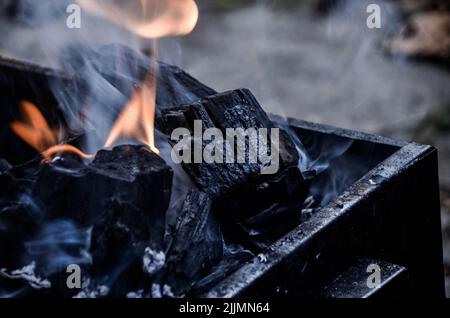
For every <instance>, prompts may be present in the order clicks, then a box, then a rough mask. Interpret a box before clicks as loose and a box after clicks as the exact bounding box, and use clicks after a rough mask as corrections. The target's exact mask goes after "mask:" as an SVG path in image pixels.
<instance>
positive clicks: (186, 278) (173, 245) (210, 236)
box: [159, 189, 223, 295]
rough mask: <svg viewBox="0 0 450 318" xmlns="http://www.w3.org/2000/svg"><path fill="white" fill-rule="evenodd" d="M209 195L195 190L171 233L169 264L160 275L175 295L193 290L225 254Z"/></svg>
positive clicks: (167, 257)
mask: <svg viewBox="0 0 450 318" xmlns="http://www.w3.org/2000/svg"><path fill="white" fill-rule="evenodd" d="M211 204H212V200H211V198H210V196H209V195H207V194H206V193H204V192H200V191H198V190H195V189H194V190H191V192H189V194H188V195H187V197H186V199H185V201H184V204H183V208H182V211H181V213H180V215H179V217H178V220H177V224H176V226H175V230H174V232H173V233H171V234H170V241H169V245H168V250H167V254H166V255H167V256H166V265H165V267H164V269H163V272H162V273H161V275H160V277H159V281H160V282H161V285H163V284H165V285H168V286H170V287H171V289H172V292H174V293H175V295H183V294H186V293H187V292H189V290H190V288H191V287H192V285H193V284H195V283H196V282H197V280H198V279H200V278H201V274H202V273H204V272H205V271H206V270H208V269H209V268H211V267H212V266H213V265H215V264H216V263H217V262H218V261H219V260H220V259H221V257H222V255H223V238H222V233H221V231H220V227H219V224H218V223H217V222H216V220H215V218H214V216H213V214H212V212H211Z"/></svg>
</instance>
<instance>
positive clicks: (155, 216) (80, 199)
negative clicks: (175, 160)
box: [34, 146, 172, 271]
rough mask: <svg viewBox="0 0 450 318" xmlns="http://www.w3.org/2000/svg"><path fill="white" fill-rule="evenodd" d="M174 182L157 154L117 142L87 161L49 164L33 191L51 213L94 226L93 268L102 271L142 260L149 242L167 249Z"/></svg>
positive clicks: (150, 245) (57, 217)
mask: <svg viewBox="0 0 450 318" xmlns="http://www.w3.org/2000/svg"><path fill="white" fill-rule="evenodd" d="M171 183H172V170H171V169H170V167H169V166H167V165H166V164H165V162H164V161H163V160H162V159H161V158H160V157H158V156H157V155H156V154H154V153H152V152H150V150H148V149H147V148H146V147H144V146H119V147H116V148H114V149H113V150H111V151H107V150H102V151H100V152H99V153H98V154H97V156H96V158H95V160H94V161H93V162H92V163H91V164H89V165H85V164H82V163H77V162H74V161H73V160H72V161H67V160H64V159H61V160H57V161H55V162H53V163H49V164H46V165H45V166H44V167H43V168H42V170H41V173H40V175H39V178H38V180H37V182H36V186H35V189H34V196H35V197H36V198H38V199H39V202H40V203H41V206H42V207H43V208H45V209H46V210H47V213H48V215H49V217H50V218H53V219H61V218H63V219H64V218H68V219H71V220H74V221H76V222H77V223H78V224H79V225H81V226H93V229H92V246H91V250H90V251H91V253H92V256H93V270H94V271H96V270H100V269H101V270H103V271H104V270H108V269H109V268H111V267H115V266H117V265H118V263H119V262H121V261H124V262H130V263H132V262H133V261H135V260H137V259H138V258H140V259H141V258H142V255H143V254H144V249H145V247H151V248H152V249H154V250H158V251H161V250H163V235H164V227H165V213H166V210H167V207H168V203H169V199H170V190H171ZM125 256H126V260H124V259H123V258H125ZM125 264H126V263H125Z"/></svg>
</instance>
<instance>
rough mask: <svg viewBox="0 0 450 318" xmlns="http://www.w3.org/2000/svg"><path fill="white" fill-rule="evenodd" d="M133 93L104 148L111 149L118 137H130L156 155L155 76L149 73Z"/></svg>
mask: <svg viewBox="0 0 450 318" xmlns="http://www.w3.org/2000/svg"><path fill="white" fill-rule="evenodd" d="M151 74H152V75H149V76H148V77H147V79H146V80H145V82H144V83H143V84H142V87H140V88H139V89H138V90H136V92H135V93H134V95H133V97H132V98H131V100H130V101H129V102H128V104H127V105H126V106H125V108H124V110H123V111H122V113H121V114H120V115H119V118H118V119H117V120H116V122H115V124H114V126H113V128H112V129H111V133H110V134H109V137H108V139H107V140H106V143H105V147H111V146H112V145H113V144H114V142H115V141H116V140H117V139H118V138H120V137H131V138H134V139H137V140H139V141H141V142H143V143H145V144H147V145H148V146H149V148H150V149H151V150H152V151H153V152H154V153H156V154H159V150H158V149H157V148H156V146H155V135H154V131H155V129H154V127H155V109H156V75H155V73H154V72H153V73H151Z"/></svg>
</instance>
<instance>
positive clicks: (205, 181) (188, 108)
mask: <svg viewBox="0 0 450 318" xmlns="http://www.w3.org/2000/svg"><path fill="white" fill-rule="evenodd" d="M195 120H200V121H202V128H203V130H206V129H208V128H214V127H215V128H218V129H220V131H221V132H222V134H223V136H224V138H225V136H226V129H227V128H242V129H244V130H246V129H248V128H256V129H258V128H267V129H268V130H269V131H270V129H272V128H276V127H275V125H274V124H273V123H272V122H271V121H270V119H269V118H268V117H267V115H266V113H265V112H264V111H263V110H262V108H261V106H260V105H259V104H258V102H257V100H256V99H255V97H254V96H253V94H252V93H251V92H250V91H249V90H246V89H240V90H234V91H229V92H225V93H221V94H215V95H212V96H209V97H207V98H204V99H202V100H201V101H198V102H195V103H192V104H189V105H182V106H177V107H173V108H167V109H162V110H160V112H159V114H158V116H157V124H158V128H159V129H160V130H161V131H163V132H164V133H165V134H167V135H169V136H170V135H171V134H172V131H173V130H174V129H176V128H178V127H184V128H188V129H189V130H190V131H191V133H192V134H193V131H194V127H193V126H194V121H195ZM249 139H250V138H246V141H245V143H246V148H247V150H248V149H251V148H252V149H255V151H256V152H257V150H258V142H257V141H255V140H249ZM269 141H270V138H269ZM208 143H209V141H205V140H203V145H202V146H203V149H204V147H205V146H206V145H207V144H208ZM279 145H280V146H279V154H280V170H282V169H284V168H287V167H290V166H295V165H297V163H298V160H299V156H298V153H297V150H296V148H295V145H294V143H293V141H292V140H291V139H290V137H289V135H288V134H287V133H286V132H285V131H283V130H282V129H280V142H279ZM225 152H226V150H225V146H224V153H225ZM183 168H184V169H185V170H186V171H187V173H188V174H190V176H191V177H192V178H193V179H194V181H195V182H196V184H197V185H198V186H199V188H200V189H201V190H202V191H205V192H207V193H208V194H210V195H212V196H219V195H221V194H223V193H229V192H231V191H233V190H236V189H239V188H240V187H241V186H242V185H244V184H249V183H251V182H253V179H258V178H260V177H261V169H262V168H263V164H262V163H260V162H255V163H253V162H249V161H248V160H246V162H245V163H205V162H202V163H183Z"/></svg>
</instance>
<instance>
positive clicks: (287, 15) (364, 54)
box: [180, 0, 450, 297]
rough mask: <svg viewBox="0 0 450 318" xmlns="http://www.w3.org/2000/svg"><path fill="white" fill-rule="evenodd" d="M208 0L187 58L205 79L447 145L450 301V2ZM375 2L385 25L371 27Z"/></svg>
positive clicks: (332, 119)
mask: <svg viewBox="0 0 450 318" xmlns="http://www.w3.org/2000/svg"><path fill="white" fill-rule="evenodd" d="M198 2H199V3H200V6H201V9H202V13H201V14H200V21H199V24H198V26H197V28H196V30H195V31H194V32H193V33H192V34H191V35H189V36H187V37H185V38H183V39H182V40H181V52H182V54H181V63H180V64H181V65H182V67H183V68H185V69H186V70H188V71H189V72H190V73H192V74H193V75H194V76H195V77H197V78H199V79H200V80H201V81H203V82H205V83H207V84H208V85H210V86H212V87H214V88H215V89H217V90H219V91H222V90H228V89H232V88H236V87H241V86H242V87H247V88H249V89H251V90H252V91H253V93H254V94H255V95H256V97H257V98H258V99H259V101H260V102H261V104H262V105H263V107H264V108H265V109H266V110H268V111H271V112H273V113H278V114H284V115H286V116H291V117H296V118H301V119H304V120H308V121H313V122H318V123H324V124H329V125H333V126H338V127H344V128H350V129H356V130H360V131H364V132H368V133H374V134H380V135H384V136H388V137H393V138H399V139H404V140H408V141H416V142H419V143H426V144H432V145H434V146H436V147H437V148H438V150H439V160H440V166H439V169H440V182H441V203H442V204H441V211H442V212H441V213H442V221H443V224H442V226H443V237H444V261H445V264H446V273H447V282H446V286H447V287H446V288H447V296H448V297H449V296H450V67H449V66H450V8H449V7H450V3H449V2H448V1H445V0H444V1H432V0H409V1H407V0H404V1H400V0H398V1H373V0H372V1H365V0H279V1H262V0H261V1H237V0H215V1H210V0H205V1H198ZM243 3H245V5H243ZM370 3H377V4H379V5H380V7H381V23H382V24H381V26H382V27H381V29H369V28H368V27H367V24H366V20H367V17H368V16H369V13H367V11H366V10H367V6H368V5H369V4H370ZM424 212H425V211H424Z"/></svg>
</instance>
